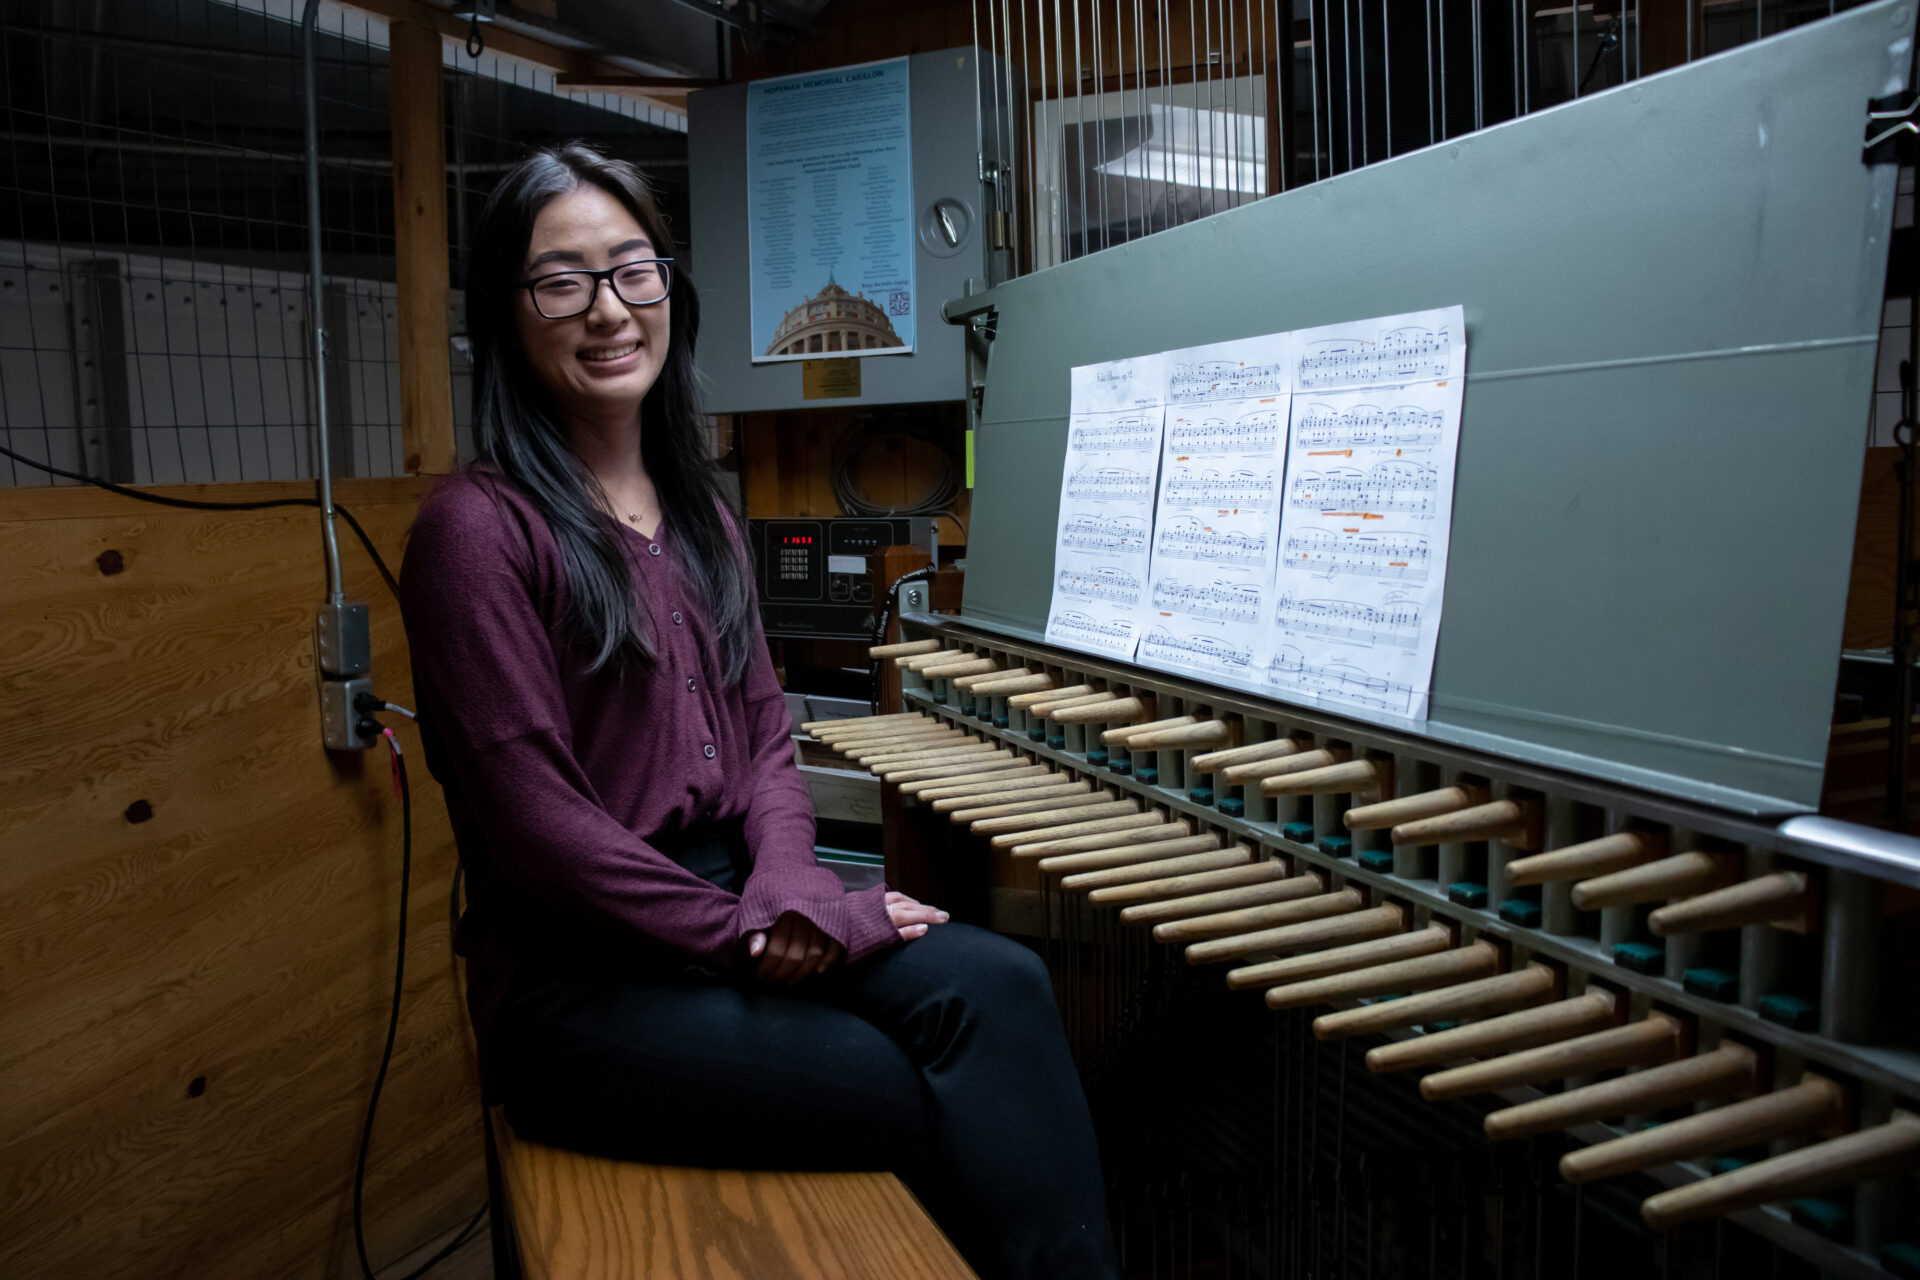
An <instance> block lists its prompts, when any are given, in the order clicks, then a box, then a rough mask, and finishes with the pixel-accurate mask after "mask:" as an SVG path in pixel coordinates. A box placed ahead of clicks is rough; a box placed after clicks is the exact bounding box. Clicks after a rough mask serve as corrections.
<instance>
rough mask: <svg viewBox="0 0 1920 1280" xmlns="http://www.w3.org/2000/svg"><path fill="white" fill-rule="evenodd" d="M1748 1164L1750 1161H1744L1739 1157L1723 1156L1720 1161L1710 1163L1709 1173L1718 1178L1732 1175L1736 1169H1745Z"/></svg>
mask: <svg viewBox="0 0 1920 1280" xmlns="http://www.w3.org/2000/svg"><path fill="white" fill-rule="evenodd" d="M1748 1163H1749V1162H1748V1161H1746V1160H1742V1159H1741V1158H1740V1157H1739V1156H1721V1157H1720V1158H1719V1159H1717V1160H1713V1161H1711V1162H1709V1163H1708V1165H1707V1172H1708V1173H1711V1174H1713V1175H1714V1176H1715V1177H1716V1178H1717V1177H1719V1176H1720V1175H1721V1174H1723V1173H1732V1172H1733V1171H1734V1170H1735V1169H1744V1168H1746V1167H1747V1165H1748Z"/></svg>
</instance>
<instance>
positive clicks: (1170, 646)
mask: <svg viewBox="0 0 1920 1280" xmlns="http://www.w3.org/2000/svg"><path fill="white" fill-rule="evenodd" d="M1140 652H1141V654H1142V655H1143V656H1145V657H1147V658H1151V659H1153V660H1155V661H1158V662H1172V663H1177V664H1179V665H1181V666H1188V667H1195V666H1198V667H1229V668H1236V669H1244V668H1245V667H1246V666H1247V665H1248V664H1249V663H1250V662H1252V661H1253V654H1252V653H1251V652H1250V651H1248V650H1246V649H1240V648H1236V647H1234V646H1233V645H1231V644H1228V643H1227V642H1226V641H1224V640H1220V639H1217V638H1216V637H1214V636H1196V635H1186V634H1182V635H1174V634H1173V633H1172V632H1170V631H1168V630H1167V629H1166V628H1164V627H1155V628H1154V629H1153V631H1152V632H1151V633H1150V634H1148V636H1147V637H1146V639H1144V640H1142V641H1141V642H1140Z"/></svg>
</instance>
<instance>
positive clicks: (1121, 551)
mask: <svg viewBox="0 0 1920 1280" xmlns="http://www.w3.org/2000/svg"><path fill="white" fill-rule="evenodd" d="M1060 542H1061V545H1063V546H1067V547H1071V548H1073V549H1074V550H1075V551H1104V552H1108V553H1109V554H1112V555H1138V554H1139V553H1141V552H1143V551H1145V550H1146V549H1147V522H1146V521H1145V520H1142V519H1140V518H1139V517H1138V516H1080V517H1078V518H1077V519H1075V520H1074V522H1073V523H1072V524H1070V525H1068V526H1067V527H1066V529H1065V531H1064V532H1062V533H1061V535H1060Z"/></svg>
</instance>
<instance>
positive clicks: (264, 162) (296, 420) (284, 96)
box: [0, 0, 686, 485]
mask: <svg viewBox="0 0 1920 1280" xmlns="http://www.w3.org/2000/svg"><path fill="white" fill-rule="evenodd" d="M300 10H301V5H300V4H299V3H298V2H297V0H231V2H227V3H220V2H216V0H160V2H157V3H148V2H146V0H99V3H94V4H87V5H79V4H72V3H66V2H64V0H21V2H20V3H14V4H9V5H7V6H5V8H4V11H0V414H3V415H4V416H3V417H0V444H4V445H5V446H6V447H7V448H9V449H11V450H13V451H15V452H17V453H19V454H21V455H23V456H24V457H26V458H28V459H37V460H40V461H44V462H48V463H51V464H53V465H55V466H58V467H61V468H64V469H67V470H70V471H81V472H84V473H86V474H88V475H93V476H97V477H100V478H104V479H110V480H117V481H125V482H132V483H141V484H146V483H159V484H167V483H208V482H217V481H239V480H298V479H306V478H309V477H311V476H313V475H314V474H315V459H314V457H313V451H314V448H315V441H316V439H317V435H318V433H317V431H316V430H315V422H314V415H315V386H314V371H313V367H312V365H313V361H312V356H311V350H312V328H311V326H312V325H313V323H314V319H315V314H316V308H315V307H314V305H313V299H311V298H310V296H309V285H308V280H307V276H306V261H305V251H306V235H307V216H306V176H305V160H306V156H305V146H304V138H303V117H302V111H303V105H304V104H303V102H302V98H301V92H300V84H301V60H300V31H299V27H298V25H297V24H298V20H299V17H300ZM318 30H319V34H318V39H317V42H316V84H317V90H318V91H317V94H316V102H317V108H318V117H319V136H320V148H319V149H320V162H321V179H320V181H321V233H322V235H321V240H322V250H323V254H324V261H325V282H324V285H323V289H322V294H323V296H322V297H321V298H320V300H319V306H318V308H317V313H318V318H319V322H320V323H321V325H322V326H323V327H324V328H325V329H326V330H327V332H328V335H329V341H328V344H327V351H328V355H327V358H326V361H325V368H324V370H323V371H322V374H321V376H323V377H325V378H326V380H327V383H326V386H327V392H328V395H327V401H328V414H329V423H328V426H329V436H330V448H331V451H332V457H331V459H330V461H331V464H332V469H333V472H334V474H335V475H358V476H388V475H397V474H400V472H401V470H402V432H401V424H400V383H399V363H398V361H399V357H398V346H399V337H398V329H399V324H398V312H399V298H398V296H397V293H396V289H395V283H394V281H395V269H394V252H395V237H394V208H393V163H392V142H391V128H392V120H391V113H390V110H389V105H388V102H389V81H388V52H387V27H386V24H385V22H384V21H383V20H382V19H380V18H378V17H375V16H372V15H370V14H367V13H364V12H362V11H359V10H355V9H351V8H348V7H345V6H341V5H335V4H331V3H328V4H323V5H322V6H321V10H320V19H319V25H318ZM444 53H445V56H444V62H445V64H446V70H445V72H444V77H445V81H446V87H447V91H448V96H447V99H446V121H447V125H448V134H447V146H446V152H447V163H448V182H449V185H450V187H451V189H452V191H453V192H454V193H456V194H457V195H458V196H459V197H461V198H457V199H455V200H453V201H450V203H449V223H450V225H449V228H448V236H449V241H450V244H451V247H452V250H453V256H454V260H455V275H454V277H453V283H454V285H455V288H454V290H453V292H452V294H451V296H450V297H449V298H448V299H447V306H448V317H449V331H450V332H451V333H452V334H453V335H454V336H455V342H454V346H455V351H454V355H453V361H452V365H453V378H454V387H453V393H454V398H455V413H456V419H455V420H456V422H459V423H462V424H464V423H465V421H466V398H467V397H466V387H465V385H464V384H465V381H466V373H467V364H466V361H465V359H464V352H463V346H464V344H463V342H462V340H461V335H463V334H464V332H465V306H464V298H463V296H462V293H461V290H460V286H461V285H462V284H463V282H462V281H461V280H460V278H459V275H458V260H459V258H460V256H461V251H462V249H463V248H464V245H465V241H466V228H467V227H468V226H469V225H470V224H471V220H472V219H473V218H474V217H476V216H477V215H478V211H479V207H480V202H481V201H483V200H484V198H485V195H486V193H487V191H489V190H490V189H491V187H492V184H493V182H494V181H495V180H496V179H497V177H498V175H499V174H500V173H501V172H502V171H504V169H505V168H507V167H508V166H509V165H511V164H512V163H514V162H515V161H517V160H518V159H520V158H521V157H522V156H523V155H524V154H525V153H526V151H527V150H528V148H529V147H530V146H531V145H534V144H538V143H544V142H555V141H562V140H565V139H568V138H576V137H578V138H586V139H588V140H590V141H593V142H595V143H597V144H598V145H600V146H602V147H603V148H604V149H606V150H608V151H609V152H610V153H612V154H616V155H623V156H626V157H627V158H630V159H635V160H636V161H638V162H640V163H642V164H643V165H645V166H646V167H647V168H648V169H649V172H653V173H658V174H661V175H662V176H663V178H664V181H663V182H662V184H661V185H662V196H663V204H664V205H665V206H666V208H667V209H668V211H669V213H670V214H673V213H677V214H678V215H679V216H678V217H677V218H676V226H677V227H678V228H681V234H682V235H683V236H684V234H685V232H684V227H685V212H684V211H685V207H686V195H685V174H684V168H685V163H686V159H685V157H686V149H685V144H684V133H683V132H682V131H681V127H679V126H681V122H680V121H679V119H678V118H677V117H676V116H674V115H672V114H671V113H669V112H667V111H665V110H664V109H663V108H661V107H660V106H658V105H657V104H652V103H648V102H645V101H641V100H637V99H632V98H627V97H622V96H619V95H617V94H611V93H599V92H573V91H569V90H566V89H565V88H563V87H562V86H560V85H559V84H558V83H557V81H556V79H555V77H554V74H553V73H552V72H551V71H549V70H546V69H543V68H539V67H536V66H534V65H533V64H531V63H528V62H526V61H524V60H521V59H516V58H513V57H508V56H505V55H502V54H498V53H495V52H492V51H486V52H483V54H482V56H481V57H480V58H479V59H478V60H476V59H473V58H471V57H469V56H468V55H467V54H466V53H465V52H464V51H462V50H461V49H460V48H459V47H458V46H457V45H456V44H454V43H451V42H449V43H448V44H447V45H446V46H445V51H444ZM463 434H464V433H463ZM463 454H465V455H467V456H470V454H471V450H470V448H466V449H463ZM50 480H52V478H51V477H49V476H48V475H47V474H46V473H44V472H42V471H40V470H38V469H36V468H34V467H32V466H31V465H29V464H28V463H26V462H20V461H16V460H14V459H11V458H0V483H4V484H28V485H37V484H45V483H49V482H50ZM53 482H59V481H57V480H56V481H53Z"/></svg>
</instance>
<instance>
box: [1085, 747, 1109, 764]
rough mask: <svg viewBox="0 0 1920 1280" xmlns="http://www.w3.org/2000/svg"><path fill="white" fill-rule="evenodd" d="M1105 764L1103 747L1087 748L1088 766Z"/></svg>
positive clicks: (1105, 751)
mask: <svg viewBox="0 0 1920 1280" xmlns="http://www.w3.org/2000/svg"><path fill="white" fill-rule="evenodd" d="M1106 762H1107V749H1106V748H1105V747H1088V748H1087V763H1088V764H1092V765H1101V764H1105V763H1106Z"/></svg>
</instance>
